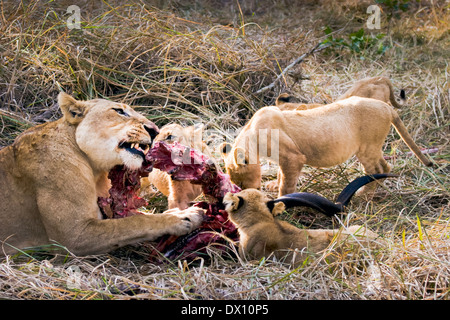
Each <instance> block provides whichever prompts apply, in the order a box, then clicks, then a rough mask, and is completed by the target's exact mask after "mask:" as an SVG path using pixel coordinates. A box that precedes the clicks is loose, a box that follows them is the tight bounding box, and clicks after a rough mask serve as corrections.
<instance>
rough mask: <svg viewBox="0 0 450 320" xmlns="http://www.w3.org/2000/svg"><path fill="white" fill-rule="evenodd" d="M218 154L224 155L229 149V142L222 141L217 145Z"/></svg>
mask: <svg viewBox="0 0 450 320" xmlns="http://www.w3.org/2000/svg"><path fill="white" fill-rule="evenodd" d="M219 150H220V154H221V155H222V158H223V157H225V156H226V155H227V154H229V153H230V151H231V144H229V143H228V142H223V143H221V144H220V145H219Z"/></svg>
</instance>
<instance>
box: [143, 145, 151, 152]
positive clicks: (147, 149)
mask: <svg viewBox="0 0 450 320" xmlns="http://www.w3.org/2000/svg"><path fill="white" fill-rule="evenodd" d="M149 151H150V146H149V145H147V147H146V148H145V150H144V154H147V153H148V152H149Z"/></svg>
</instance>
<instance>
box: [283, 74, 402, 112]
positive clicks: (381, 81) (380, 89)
mask: <svg viewBox="0 0 450 320" xmlns="http://www.w3.org/2000/svg"><path fill="white" fill-rule="evenodd" d="M353 96H356V97H363V98H372V99H377V100H381V101H384V102H386V103H390V104H391V105H392V106H394V107H396V108H399V107H400V105H399V104H398V103H397V100H395V94H394V89H393V86H392V83H391V81H390V80H389V79H388V78H386V77H382V76H378V77H371V78H365V79H361V80H359V81H357V82H355V84H354V85H353V86H352V87H351V88H350V89H348V90H347V91H346V92H345V93H344V94H342V95H341V96H340V97H338V98H337V99H336V101H339V100H344V99H347V98H350V97H353ZM292 99H293V97H292V96H291V95H289V94H288V93H282V94H280V95H279V96H278V97H277V99H276V101H275V105H276V106H277V107H278V108H280V109H281V110H307V109H313V108H317V107H321V106H323V104H318V103H293V102H291V100H292ZM401 99H402V98H401ZM403 102H404V101H402V103H403Z"/></svg>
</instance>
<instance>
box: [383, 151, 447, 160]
mask: <svg viewBox="0 0 450 320" xmlns="http://www.w3.org/2000/svg"><path fill="white" fill-rule="evenodd" d="M420 151H422V153H424V154H427V153H428V154H430V153H436V152H439V148H427V149H420ZM397 153H398V154H399V155H405V156H407V157H412V156H413V154H414V153H413V152H412V151H408V152H405V153H402V152H400V151H397ZM396 157H397V156H396V155H394V156H383V158H384V159H385V160H391V159H395V158H396Z"/></svg>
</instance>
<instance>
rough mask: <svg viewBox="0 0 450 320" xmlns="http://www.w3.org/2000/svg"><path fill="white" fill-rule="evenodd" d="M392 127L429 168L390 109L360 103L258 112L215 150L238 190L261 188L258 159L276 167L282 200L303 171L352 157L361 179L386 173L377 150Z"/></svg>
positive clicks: (354, 100) (359, 99)
mask: <svg viewBox="0 0 450 320" xmlns="http://www.w3.org/2000/svg"><path fill="white" fill-rule="evenodd" d="M391 125H392V126H394V127H395V129H396V130H397V132H398V133H399V135H400V137H401V138H402V140H403V141H404V142H405V143H406V145H407V146H408V147H409V148H410V149H411V150H412V151H413V152H414V154H415V155H416V156H417V158H418V159H419V160H420V161H421V162H422V163H423V164H425V165H426V166H432V165H433V163H432V162H431V161H430V160H429V159H428V158H427V157H425V156H424V154H423V153H422V152H421V150H420V148H419V147H418V146H417V144H416V143H415V142H414V140H413V139H412V137H411V135H410V134H409V133H408V130H407V129H406V127H405V125H404V124H403V122H402V120H401V119H400V117H399V115H398V113H397V112H396V111H395V109H394V108H393V107H392V106H390V105H388V104H387V103H385V102H383V101H380V100H376V99H370V98H362V97H350V98H347V99H344V100H339V101H336V102H334V103H330V104H328V105H325V106H322V107H320V108H314V109H309V110H293V111H281V110H280V109H279V108H277V107H264V108H261V109H259V110H258V111H257V112H256V113H255V114H254V115H253V117H252V118H251V119H250V121H249V122H248V123H247V124H246V125H245V126H244V128H243V129H242V130H241V131H240V133H239V135H238V136H237V137H236V139H235V141H234V143H233V145H229V144H227V143H224V144H222V145H221V146H220V150H221V151H222V157H223V159H224V162H225V167H226V171H227V173H228V174H229V175H230V178H231V181H232V182H233V183H235V184H236V185H238V186H239V187H241V188H242V189H247V188H255V189H259V188H260V186H261V177H262V174H261V165H260V163H261V162H260V158H267V159H268V160H269V161H272V162H275V163H277V164H278V165H279V170H278V194H279V196H282V195H285V194H288V193H292V192H295V190H296V186H297V181H298V179H299V176H300V173H301V171H302V168H303V166H304V165H309V166H313V167H319V168H327V167H331V166H335V165H338V164H341V163H343V162H345V161H347V160H348V159H349V158H350V157H352V156H353V155H356V157H357V158H358V160H359V161H360V163H361V164H362V165H363V167H364V171H365V172H366V174H374V173H387V172H389V171H390V166H389V164H388V163H387V162H386V160H385V159H384V158H383V153H382V149H383V148H382V147H383V145H384V141H385V139H386V136H387V135H388V133H389V131H390V129H391ZM272 135H273V136H274V137H275V138H273V139H272ZM269 141H270V143H269ZM264 143H265V144H264ZM264 149H265V150H264ZM261 150H262V151H266V152H262V151H261ZM269 155H270V156H269ZM369 189H370V188H369Z"/></svg>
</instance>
